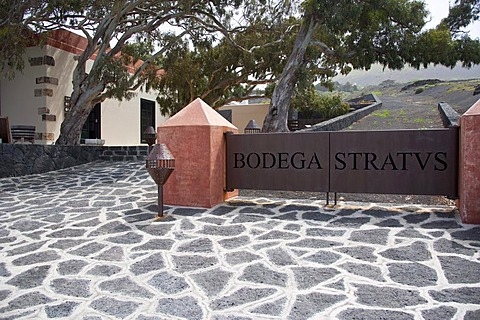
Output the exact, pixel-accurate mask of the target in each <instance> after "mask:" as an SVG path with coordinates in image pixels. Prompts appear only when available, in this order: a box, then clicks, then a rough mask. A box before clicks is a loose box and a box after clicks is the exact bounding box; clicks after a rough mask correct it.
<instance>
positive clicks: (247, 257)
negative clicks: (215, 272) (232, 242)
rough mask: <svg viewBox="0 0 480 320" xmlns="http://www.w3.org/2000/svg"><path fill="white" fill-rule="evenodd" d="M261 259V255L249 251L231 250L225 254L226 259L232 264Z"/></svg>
mask: <svg viewBox="0 0 480 320" xmlns="http://www.w3.org/2000/svg"><path fill="white" fill-rule="evenodd" d="M260 259H262V257H261V256H259V255H257V254H254V253H251V252H248V251H237V252H230V253H227V254H226V255H225V260H226V261H227V263H228V264H229V265H231V266H235V265H237V264H242V263H249V262H252V261H255V260H260Z"/></svg>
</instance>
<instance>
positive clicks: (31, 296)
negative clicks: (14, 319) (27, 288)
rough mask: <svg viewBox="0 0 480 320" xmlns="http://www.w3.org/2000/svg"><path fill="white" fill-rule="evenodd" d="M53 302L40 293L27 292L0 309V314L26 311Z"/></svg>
mask: <svg viewBox="0 0 480 320" xmlns="http://www.w3.org/2000/svg"><path fill="white" fill-rule="evenodd" d="M53 301H55V300H53V299H51V298H49V297H47V296H46V295H44V294H42V293H40V292H29V293H26V294H23V295H21V296H19V297H17V298H15V299H12V300H11V301H9V302H8V305H7V306H5V307H3V308H0V313H3V312H9V311H13V310H19V309H20V310H22V309H27V308H30V307H34V306H38V305H45V304H47V303H50V302H53Z"/></svg>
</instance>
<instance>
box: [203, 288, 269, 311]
mask: <svg viewBox="0 0 480 320" xmlns="http://www.w3.org/2000/svg"><path fill="white" fill-rule="evenodd" d="M276 292H277V290H276V289H269V288H247V287H243V288H240V289H238V290H236V291H235V292H233V293H232V294H230V295H228V296H224V297H221V298H218V299H215V300H213V301H212V302H210V308H211V309H212V310H225V309H228V308H233V307H237V306H241V305H243V304H246V303H250V302H253V301H258V300H260V299H263V298H266V297H269V296H271V295H273V294H275V293H276Z"/></svg>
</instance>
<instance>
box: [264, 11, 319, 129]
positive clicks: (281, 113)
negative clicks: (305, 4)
mask: <svg viewBox="0 0 480 320" xmlns="http://www.w3.org/2000/svg"><path fill="white" fill-rule="evenodd" d="M316 26H317V23H316V21H315V20H314V19H313V18H310V19H309V20H308V21H305V22H304V23H303V24H302V26H301V27H300V30H299V31H298V34H297V38H296V39H295V44H294V47H293V50H292V53H291V54H290V57H289V58H288V61H287V64H286V65H285V67H284V68H283V72H282V75H281V76H280V80H279V81H278V83H277V85H276V86H275V89H274V90H273V94H272V99H271V102H270V107H269V108H268V114H267V116H266V117H265V120H264V122H263V129H262V131H263V132H288V131H289V130H288V126H287V120H288V108H289V107H290V100H291V98H292V94H293V89H294V88H295V84H296V82H297V71H298V69H299V68H300V67H301V65H302V64H303V61H304V56H305V50H306V49H307V46H308V44H309V43H310V40H311V38H312V34H313V31H314V30H315V28H316Z"/></svg>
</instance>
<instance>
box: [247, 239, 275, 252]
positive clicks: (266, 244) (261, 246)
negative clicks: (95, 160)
mask: <svg viewBox="0 0 480 320" xmlns="http://www.w3.org/2000/svg"><path fill="white" fill-rule="evenodd" d="M280 243H281V242H280V241H265V242H262V243H259V244H254V245H252V249H253V250H254V251H260V250H262V249H265V248H271V247H275V246H277V245H279V244H280Z"/></svg>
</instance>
